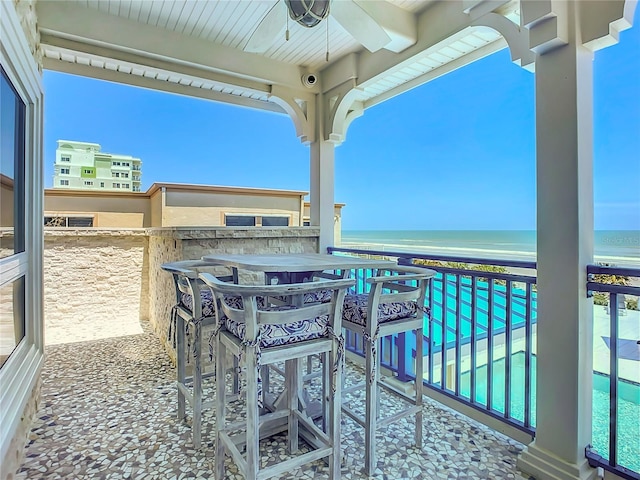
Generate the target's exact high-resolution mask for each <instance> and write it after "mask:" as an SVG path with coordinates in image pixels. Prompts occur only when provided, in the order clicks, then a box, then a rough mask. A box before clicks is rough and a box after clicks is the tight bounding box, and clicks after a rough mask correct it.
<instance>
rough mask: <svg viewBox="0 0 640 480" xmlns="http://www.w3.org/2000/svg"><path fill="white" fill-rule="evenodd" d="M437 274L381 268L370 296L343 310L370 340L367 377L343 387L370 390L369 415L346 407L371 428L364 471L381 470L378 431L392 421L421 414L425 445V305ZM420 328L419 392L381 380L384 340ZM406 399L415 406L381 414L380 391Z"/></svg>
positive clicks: (347, 321) (348, 325) (418, 423)
mask: <svg viewBox="0 0 640 480" xmlns="http://www.w3.org/2000/svg"><path fill="white" fill-rule="evenodd" d="M435 274H436V272H435V271H433V270H428V269H424V268H418V267H395V268H394V269H393V270H379V271H378V272H377V276H375V277H372V278H368V279H367V283H368V284H370V286H371V287H370V290H369V293H368V294H366V293H365V294H358V295H347V296H346V298H345V302H344V309H343V312H342V326H343V327H344V328H345V329H347V330H349V331H351V332H353V333H356V334H359V335H362V336H363V338H364V350H365V381H364V385H363V384H360V385H355V386H352V387H350V388H348V389H346V388H345V389H343V393H349V392H353V391H355V390H357V389H362V388H363V387H364V388H365V416H364V417H362V415H359V414H358V413H357V412H355V411H354V410H353V409H351V408H350V407H349V406H348V405H347V404H345V403H343V405H342V411H343V412H344V413H345V414H346V415H347V416H349V417H350V418H351V419H353V420H354V421H355V422H356V423H358V424H359V425H361V426H363V427H364V429H365V446H364V447H365V458H364V470H365V473H366V474H367V475H373V473H374V472H375V469H376V465H377V462H376V452H375V438H376V431H377V430H378V429H379V428H381V427H383V426H385V425H388V424H389V423H392V422H394V421H396V420H399V419H401V418H404V417H408V416H411V415H414V416H415V443H416V446H417V447H418V448H422V378H423V353H422V350H423V341H424V335H423V321H424V318H423V308H424V298H425V293H426V289H427V283H428V281H429V279H431V278H433V276H435ZM409 331H414V332H415V336H416V368H415V372H416V381H415V389H414V390H415V393H414V395H413V396H410V395H407V394H405V393H403V392H401V391H400V390H399V389H397V388H394V387H393V386H392V385H389V384H388V383H385V382H384V381H383V380H381V378H380V358H379V355H378V352H380V347H381V342H382V338H384V337H386V336H389V335H394V334H398V333H401V332H409ZM380 387H383V388H384V389H385V390H386V391H388V392H390V393H392V394H394V395H396V396H398V397H399V398H400V399H402V400H404V401H406V402H407V403H408V404H410V406H409V407H408V408H406V409H404V410H403V411H401V412H398V413H395V414H394V415H392V416H389V417H386V418H384V419H380V418H379V413H380V412H379V400H380V397H379V394H380V392H379V390H380Z"/></svg>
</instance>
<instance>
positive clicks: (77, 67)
mask: <svg viewBox="0 0 640 480" xmlns="http://www.w3.org/2000/svg"><path fill="white" fill-rule="evenodd" d="M43 66H44V68H46V69H49V70H55V71H58V72H63V73H70V74H73V75H81V76H83V77H90V78H97V79H99V80H106V81H108V82H115V83H122V84H125V85H131V86H134V87H141V88H148V89H150V90H159V91H163V92H167V93H173V94H177V95H185V96H188V97H196V98H202V99H205V100H212V101H215V102H223V103H230V104H234V105H238V106H242V107H249V108H258V109H260V110H267V111H270V112H276V113H282V114H284V113H286V112H285V111H284V110H283V109H282V107H280V106H279V105H276V104H275V103H272V102H263V101H260V100H255V99H252V98H247V97H241V96H239V95H229V94H225V93H222V92H216V91H214V90H207V89H204V88H198V87H192V86H187V85H182V84H180V83H173V82H169V81H167V80H160V79H155V78H149V77H144V76H139V75H132V74H130V73H123V72H119V71H116V70H109V69H106V68H98V67H93V66H90V65H82V64H78V63H71V62H67V61H65V60H56V59H52V58H47V57H45V58H44V59H43ZM168 76H169V73H167V78H168Z"/></svg>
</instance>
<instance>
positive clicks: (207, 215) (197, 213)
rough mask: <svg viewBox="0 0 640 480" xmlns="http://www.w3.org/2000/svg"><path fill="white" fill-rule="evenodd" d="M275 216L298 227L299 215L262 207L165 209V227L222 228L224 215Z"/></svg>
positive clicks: (289, 211) (288, 211)
mask: <svg viewBox="0 0 640 480" xmlns="http://www.w3.org/2000/svg"><path fill="white" fill-rule="evenodd" d="M227 214H231V215H256V216H260V215H277V216H280V217H288V218H289V226H298V225H299V223H300V213H299V212H297V211H295V212H294V211H292V210H277V209H274V208H264V207H257V206H256V207H251V208H239V207H165V208H164V220H163V221H164V226H165V227H222V226H224V225H225V215H227Z"/></svg>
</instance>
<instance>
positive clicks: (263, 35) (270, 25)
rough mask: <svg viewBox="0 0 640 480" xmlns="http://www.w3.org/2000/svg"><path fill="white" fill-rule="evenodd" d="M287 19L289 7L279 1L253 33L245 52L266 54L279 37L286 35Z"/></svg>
mask: <svg viewBox="0 0 640 480" xmlns="http://www.w3.org/2000/svg"><path fill="white" fill-rule="evenodd" d="M286 18H287V7H286V5H285V4H284V1H281V0H278V1H277V2H276V4H275V5H274V6H273V8H271V10H269V13H267V14H266V15H265V16H264V18H263V19H262V21H261V22H260V23H259V24H258V26H257V27H256V29H255V30H254V31H253V33H252V34H251V37H249V41H248V42H247V44H246V45H245V47H244V51H245V52H252V53H263V52H266V51H267V49H268V48H269V47H270V46H271V45H273V42H275V40H276V38H278V36H279V35H284V31H285V28H286Z"/></svg>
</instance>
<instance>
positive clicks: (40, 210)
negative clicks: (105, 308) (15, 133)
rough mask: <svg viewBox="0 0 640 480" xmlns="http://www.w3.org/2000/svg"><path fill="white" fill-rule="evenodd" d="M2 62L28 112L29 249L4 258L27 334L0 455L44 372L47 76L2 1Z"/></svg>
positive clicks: (3, 276)
mask: <svg viewBox="0 0 640 480" xmlns="http://www.w3.org/2000/svg"><path fill="white" fill-rule="evenodd" d="M0 37H1V38H2V49H0V64H1V65H2V68H3V69H4V71H5V73H6V74H7V77H8V79H9V81H10V82H11V84H12V85H13V87H14V88H15V90H16V91H17V93H18V95H19V96H20V97H21V98H22V101H23V102H24V103H25V105H26V111H25V192H26V198H25V203H26V206H27V208H26V210H25V227H26V231H25V251H24V252H22V253H19V254H16V255H12V256H10V257H7V258H3V259H0V285H4V284H6V283H8V282H12V281H13V280H15V279H16V278H19V277H20V276H22V275H24V276H25V312H24V315H25V336H24V338H23V339H22V341H20V343H19V344H18V345H17V346H16V348H15V350H14V351H13V353H12V354H11V355H10V356H9V358H8V359H7V361H6V362H5V364H4V365H3V367H2V368H1V369H0V405H2V415H1V416H0V459H3V458H5V457H6V455H7V454H8V453H9V452H10V447H11V441H12V440H13V437H14V436H15V434H16V432H17V429H18V427H19V426H20V422H21V418H22V415H23V412H24V408H25V406H26V404H27V402H28V401H29V400H30V399H31V397H32V395H33V389H34V388H35V385H36V382H37V380H38V378H39V377H40V372H41V369H42V364H43V358H44V355H43V353H44V347H43V329H44V327H43V325H44V320H43V317H44V315H43V305H42V298H43V276H42V263H43V253H42V252H43V248H44V245H43V232H44V225H43V222H42V217H43V215H44V205H43V195H42V194H41V192H42V191H43V178H42V171H43V169H42V155H41V152H42V112H43V111H42V104H43V93H42V92H43V88H42V78H41V75H40V73H39V71H38V66H37V64H36V62H35V60H34V58H33V56H32V55H31V52H30V49H29V44H28V42H27V39H26V37H25V34H24V31H23V30H22V26H21V24H20V20H19V18H18V15H17V14H16V11H15V7H14V2H0Z"/></svg>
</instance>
